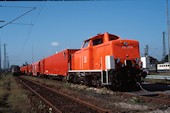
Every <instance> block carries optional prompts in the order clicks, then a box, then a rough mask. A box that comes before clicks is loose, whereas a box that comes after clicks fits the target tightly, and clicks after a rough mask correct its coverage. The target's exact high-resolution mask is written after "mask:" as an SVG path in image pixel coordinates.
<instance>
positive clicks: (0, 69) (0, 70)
mask: <svg viewBox="0 0 170 113" xmlns="http://www.w3.org/2000/svg"><path fill="white" fill-rule="evenodd" d="M1 72H2V68H1V40H0V75H1Z"/></svg>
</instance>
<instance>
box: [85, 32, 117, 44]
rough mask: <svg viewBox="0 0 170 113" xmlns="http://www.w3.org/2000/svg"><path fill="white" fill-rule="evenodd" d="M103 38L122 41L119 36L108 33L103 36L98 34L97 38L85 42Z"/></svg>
mask: <svg viewBox="0 0 170 113" xmlns="http://www.w3.org/2000/svg"><path fill="white" fill-rule="evenodd" d="M101 37H103V38H109V37H110V38H113V40H118V39H120V37H119V36H116V35H113V34H109V33H108V32H105V33H103V34H97V35H96V36H93V37H91V38H89V39H87V40H85V41H89V40H93V39H97V38H101ZM85 41H84V42H85Z"/></svg>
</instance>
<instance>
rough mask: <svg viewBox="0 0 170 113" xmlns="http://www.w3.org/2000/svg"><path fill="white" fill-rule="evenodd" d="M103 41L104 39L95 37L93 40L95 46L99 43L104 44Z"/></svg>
mask: <svg viewBox="0 0 170 113" xmlns="http://www.w3.org/2000/svg"><path fill="white" fill-rule="evenodd" d="M102 43H103V39H102V38H100V39H94V40H93V45H94V46H95V45H99V44H102Z"/></svg>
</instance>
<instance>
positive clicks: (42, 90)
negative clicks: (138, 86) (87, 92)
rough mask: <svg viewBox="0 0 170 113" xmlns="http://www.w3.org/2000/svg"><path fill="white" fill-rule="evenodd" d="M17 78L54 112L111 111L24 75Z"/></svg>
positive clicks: (104, 112)
mask: <svg viewBox="0 0 170 113" xmlns="http://www.w3.org/2000/svg"><path fill="white" fill-rule="evenodd" d="M16 79H17V81H19V82H21V83H22V84H23V85H24V86H26V87H27V88H28V89H29V90H30V91H32V92H33V93H34V94H35V95H37V96H38V97H39V98H40V99H41V100H42V101H43V102H44V103H45V104H47V105H48V106H49V107H51V108H52V112H53V113H109V111H107V110H104V109H101V108H99V107H97V106H94V105H92V104H89V103H87V102H85V101H82V100H80V99H78V98H74V97H71V96H69V95H66V94H63V93H61V92H58V91H56V90H54V89H51V88H49V87H47V86H44V85H42V84H39V83H36V82H33V81H30V80H27V79H24V78H22V77H17V78H16Z"/></svg>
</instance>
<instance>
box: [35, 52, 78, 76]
mask: <svg viewBox="0 0 170 113" xmlns="http://www.w3.org/2000/svg"><path fill="white" fill-rule="evenodd" d="M77 50H78V49H66V50H63V51H61V52H59V53H56V54H54V55H52V56H49V57H47V58H44V59H42V60H40V61H38V62H36V63H33V64H32V67H33V68H32V74H33V75H34V76H39V75H51V76H57V77H58V78H61V79H62V78H63V77H65V76H67V74H68V70H69V69H70V63H71V59H70V58H71V57H70V56H71V54H73V53H74V52H75V51H77Z"/></svg>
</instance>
